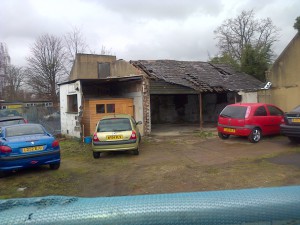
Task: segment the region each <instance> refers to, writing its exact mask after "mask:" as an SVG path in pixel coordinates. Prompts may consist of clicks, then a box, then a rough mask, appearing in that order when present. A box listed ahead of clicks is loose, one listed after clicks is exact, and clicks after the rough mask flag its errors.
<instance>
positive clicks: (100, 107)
mask: <svg viewBox="0 0 300 225" xmlns="http://www.w3.org/2000/svg"><path fill="white" fill-rule="evenodd" d="M96 113H105V105H104V104H97V105H96Z"/></svg>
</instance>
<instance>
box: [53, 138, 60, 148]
mask: <svg viewBox="0 0 300 225" xmlns="http://www.w3.org/2000/svg"><path fill="white" fill-rule="evenodd" d="M58 146H59V141H58V140H55V141H53V142H52V147H53V148H55V147H58Z"/></svg>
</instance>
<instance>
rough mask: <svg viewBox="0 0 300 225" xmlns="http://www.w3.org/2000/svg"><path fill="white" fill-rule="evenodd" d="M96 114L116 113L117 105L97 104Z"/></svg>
mask: <svg viewBox="0 0 300 225" xmlns="http://www.w3.org/2000/svg"><path fill="white" fill-rule="evenodd" d="M96 113H115V104H96Z"/></svg>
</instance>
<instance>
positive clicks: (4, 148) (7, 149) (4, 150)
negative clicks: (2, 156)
mask: <svg viewBox="0 0 300 225" xmlns="http://www.w3.org/2000/svg"><path fill="white" fill-rule="evenodd" d="M11 151H12V150H11V148H10V147H8V146H4V145H3V146H0V152H1V153H11Z"/></svg>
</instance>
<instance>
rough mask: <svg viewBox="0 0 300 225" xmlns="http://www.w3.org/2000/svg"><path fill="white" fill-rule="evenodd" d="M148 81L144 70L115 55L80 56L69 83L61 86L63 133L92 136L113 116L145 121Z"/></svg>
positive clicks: (78, 55)
mask: <svg viewBox="0 0 300 225" xmlns="http://www.w3.org/2000/svg"><path fill="white" fill-rule="evenodd" d="M145 82H147V80H146V79H145V77H144V76H143V75H142V73H141V71H139V70H138V69H137V68H135V67H134V66H133V65H131V64H130V63H128V62H126V61H124V60H117V59H116V57H115V56H104V55H90V54H77V56H76V59H75V62H74V64H73V67H72V70H71V74H70V81H68V82H64V83H61V84H59V87H60V111H61V132H62V134H65V135H69V136H73V137H82V136H89V135H91V134H93V132H94V129H95V126H96V123H97V122H98V120H99V119H101V118H102V117H103V116H105V115H109V114H114V113H126V114H130V115H132V116H133V117H134V118H135V119H136V120H137V121H143V122H145V121H146V119H145V117H146V116H145V115H144V111H143V105H144V104H146V103H147V101H148V100H147V99H145V96H146V95H145V92H146V91H147V90H146V88H145ZM139 126H141V125H139ZM140 130H141V133H142V134H143V133H144V129H143V125H142V126H141V127H140Z"/></svg>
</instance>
